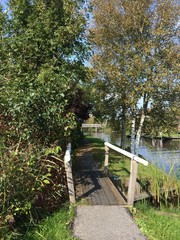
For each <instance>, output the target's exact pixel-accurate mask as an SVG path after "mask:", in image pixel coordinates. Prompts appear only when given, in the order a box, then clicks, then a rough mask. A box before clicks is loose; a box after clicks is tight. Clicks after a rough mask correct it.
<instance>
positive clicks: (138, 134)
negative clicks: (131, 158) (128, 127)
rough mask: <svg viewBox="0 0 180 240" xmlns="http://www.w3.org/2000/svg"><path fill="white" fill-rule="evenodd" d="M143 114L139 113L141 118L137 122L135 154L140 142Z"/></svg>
mask: <svg viewBox="0 0 180 240" xmlns="http://www.w3.org/2000/svg"><path fill="white" fill-rule="evenodd" d="M145 117H146V116H145V114H144V113H142V115H141V119H140V123H139V128H138V131H137V134H136V142H135V154H136V155H138V152H139V142H140V138H141V132H142V127H143V124H144V120H145Z"/></svg>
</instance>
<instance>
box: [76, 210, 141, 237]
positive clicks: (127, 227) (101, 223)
mask: <svg viewBox="0 0 180 240" xmlns="http://www.w3.org/2000/svg"><path fill="white" fill-rule="evenodd" d="M73 230H74V236H75V237H79V238H80V239H81V240H145V239H146V238H145V237H144V236H143V235H142V233H141V232H140V230H139V229H138V227H137V225H136V224H135V222H134V221H133V219H132V217H131V215H130V213H129V210H128V209H126V208H122V207H120V206H78V207H77V213H76V218H75V221H74V227H73Z"/></svg>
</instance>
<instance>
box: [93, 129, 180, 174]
mask: <svg viewBox="0 0 180 240" xmlns="http://www.w3.org/2000/svg"><path fill="white" fill-rule="evenodd" d="M93 136H94V137H97V138H100V139H102V140H104V141H106V142H110V143H112V144H116V145H118V146H120V143H121V138H120V135H118V134H117V133H105V132H101V133H93ZM129 146H130V139H128V138H127V140H126V147H129ZM139 154H140V155H142V156H143V158H145V159H147V160H148V161H149V162H152V163H153V164H155V165H156V166H158V167H160V168H161V169H163V170H164V171H165V172H166V173H169V172H170V169H171V168H172V167H173V169H174V171H175V172H176V174H177V175H180V174H179V173H180V139H173V140H169V141H165V142H162V141H161V140H159V139H156V140H152V139H150V138H141V141H140V146H139Z"/></svg>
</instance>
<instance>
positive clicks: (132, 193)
mask: <svg viewBox="0 0 180 240" xmlns="http://www.w3.org/2000/svg"><path fill="white" fill-rule="evenodd" d="M137 172H138V163H137V162H136V161H135V160H134V159H131V170H130V180H129V188H128V199H127V201H128V205H130V206H133V204H134V197H135V188H136V179H137Z"/></svg>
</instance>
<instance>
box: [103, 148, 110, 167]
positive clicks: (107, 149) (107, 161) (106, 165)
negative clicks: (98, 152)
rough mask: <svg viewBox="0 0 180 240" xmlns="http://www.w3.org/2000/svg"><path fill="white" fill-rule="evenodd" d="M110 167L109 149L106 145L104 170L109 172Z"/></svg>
mask: <svg viewBox="0 0 180 240" xmlns="http://www.w3.org/2000/svg"><path fill="white" fill-rule="evenodd" d="M108 165H109V148H108V146H106V145H105V160H104V169H105V170H107V167H108Z"/></svg>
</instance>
